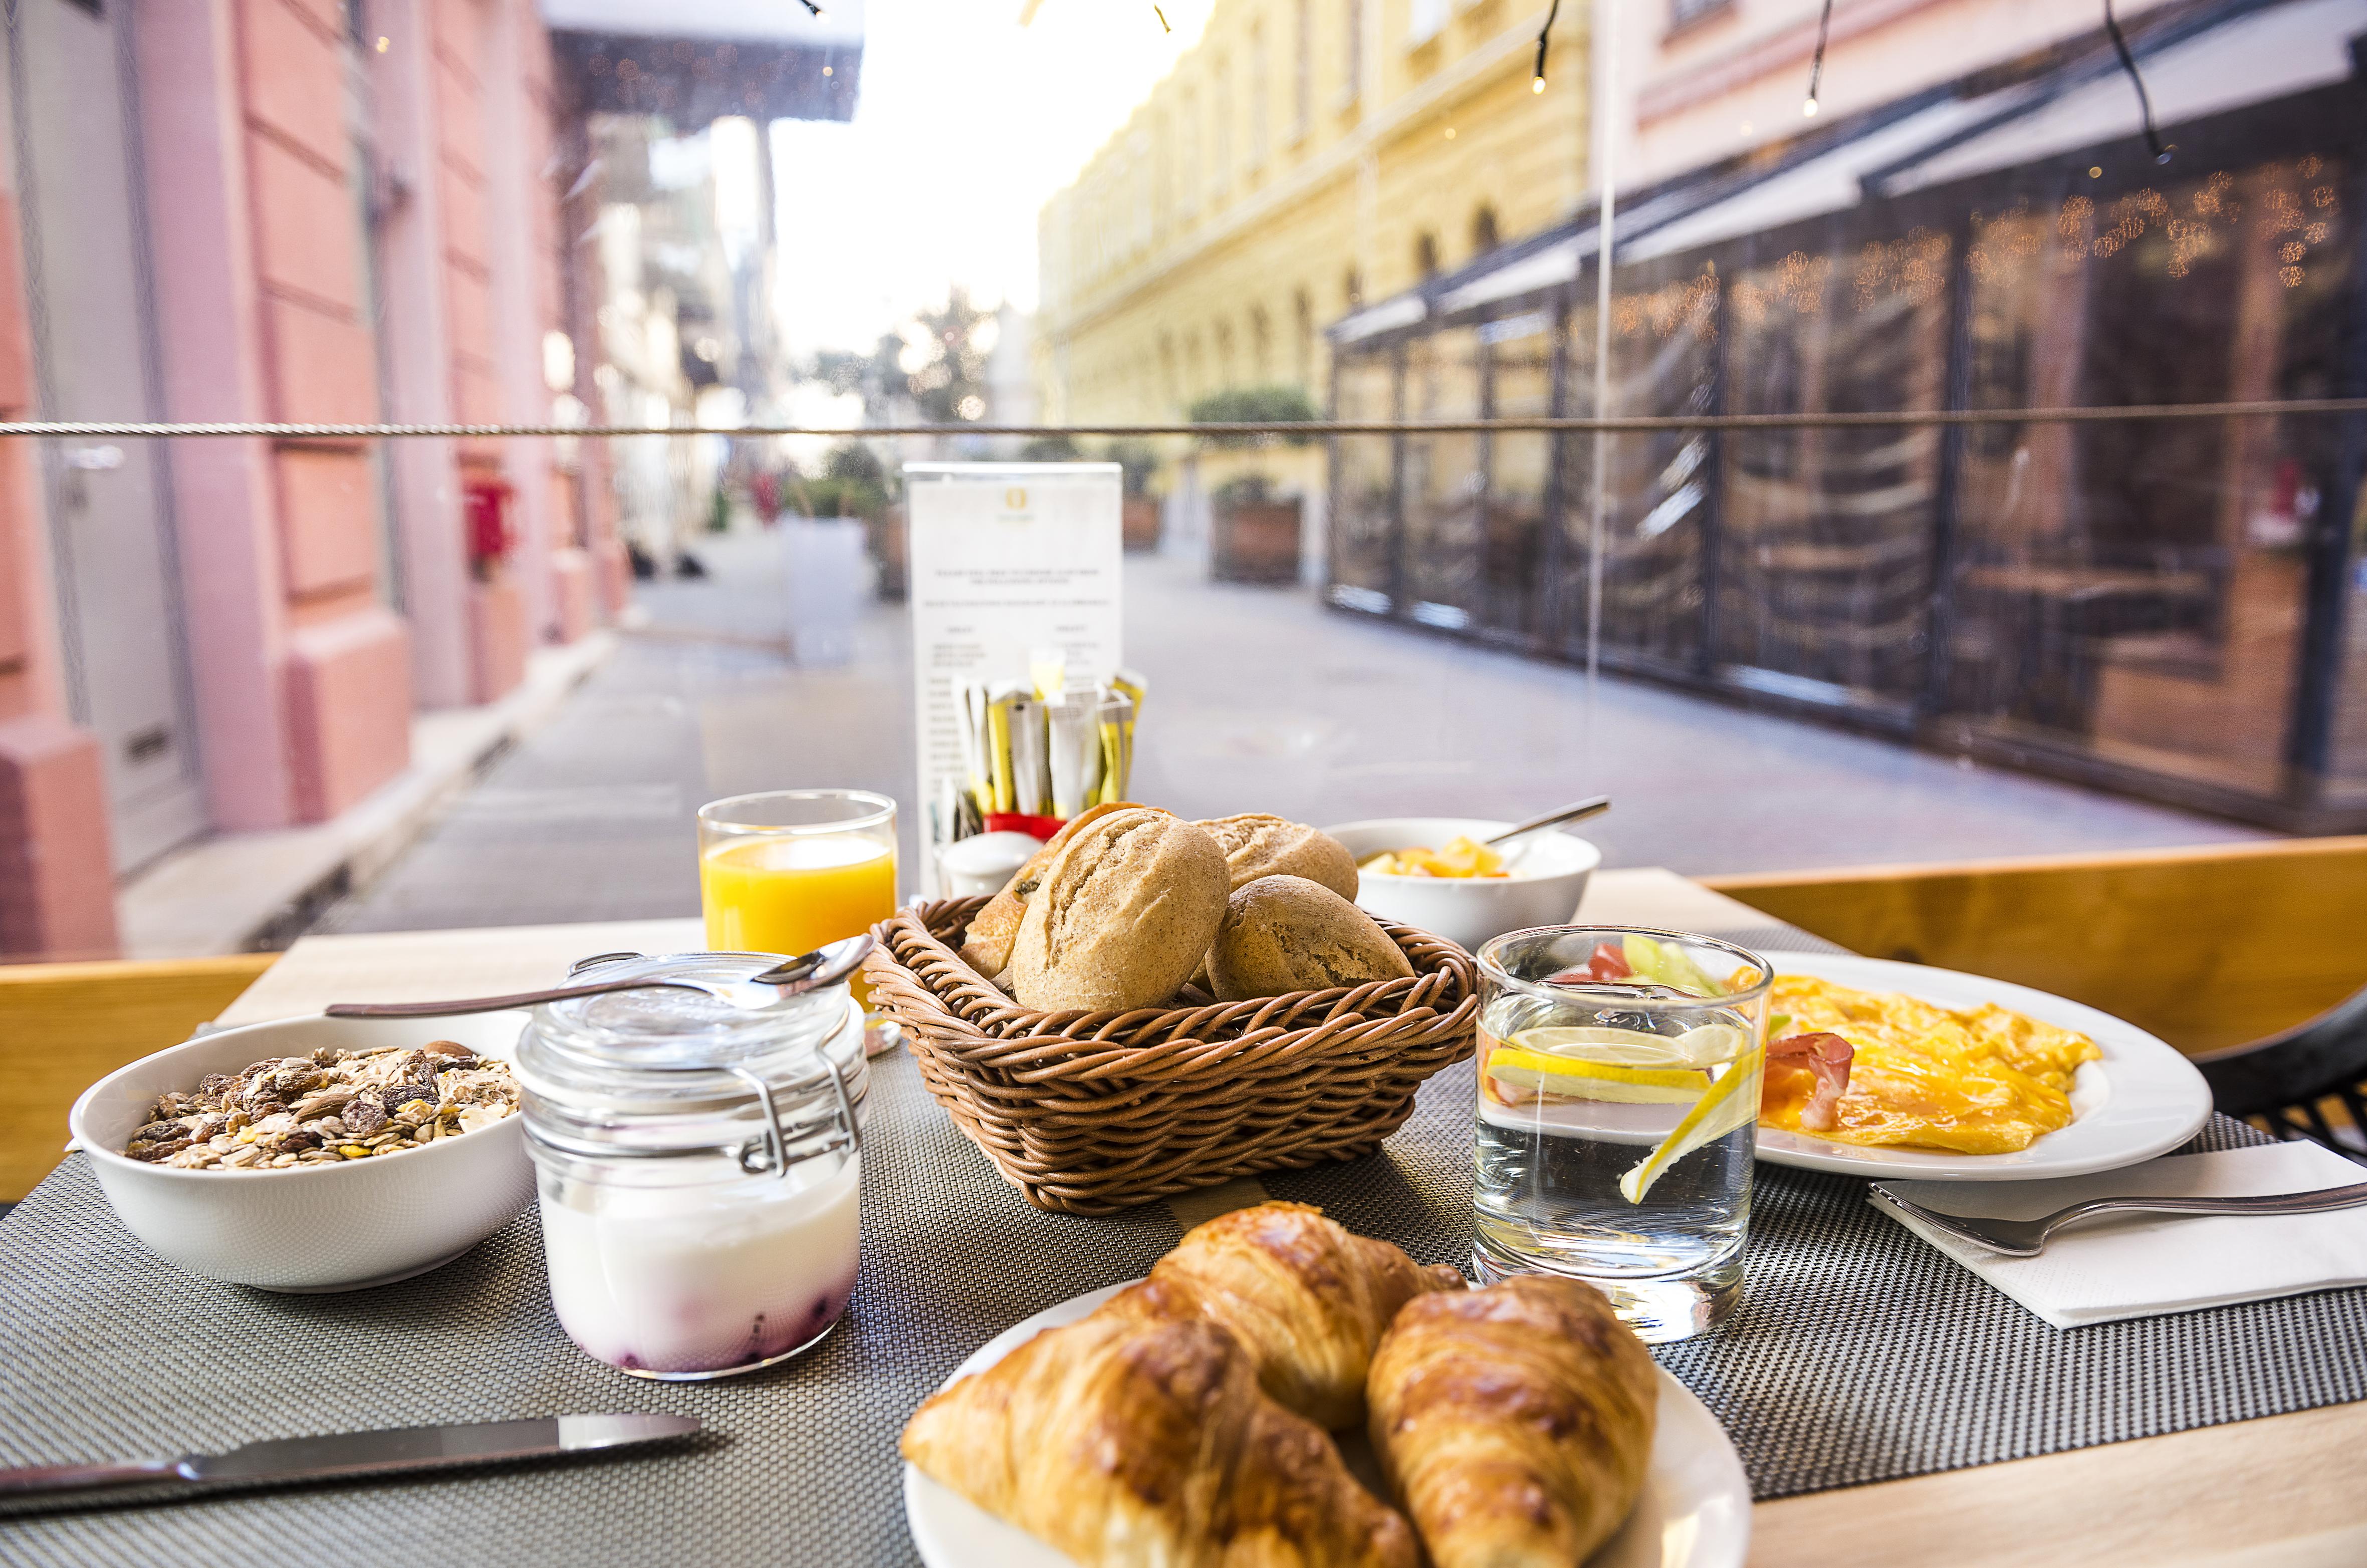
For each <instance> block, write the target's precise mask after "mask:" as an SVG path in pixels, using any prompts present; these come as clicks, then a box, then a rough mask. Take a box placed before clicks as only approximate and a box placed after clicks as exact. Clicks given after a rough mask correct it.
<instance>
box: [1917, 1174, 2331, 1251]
mask: <svg viewBox="0 0 2367 1568" xmlns="http://www.w3.org/2000/svg"><path fill="white" fill-rule="evenodd" d="M1871 1185H1872V1186H1873V1189H1874V1197H1875V1198H1876V1199H1877V1200H1879V1201H1882V1202H1885V1203H1887V1204H1889V1205H1890V1206H1891V1207H1892V1208H1894V1209H1896V1210H1897V1211H1898V1212H1899V1213H1902V1214H1908V1215H1912V1216H1913V1217H1914V1218H1915V1219H1917V1220H1920V1221H1921V1222H1922V1223H1923V1224H1927V1225H1929V1226H1931V1228H1932V1229H1933V1230H1936V1231H1942V1232H1945V1233H1946V1234H1947V1235H1952V1236H1955V1237H1956V1238H1958V1239H1959V1240H1962V1241H1969V1242H1971V1243H1972V1244H1973V1245H1974V1246H1976V1247H1988V1249H1989V1250H1990V1251H1991V1252H2003V1253H2008V1254H2010V1255H2011V1256H2013V1257H2015V1258H2035V1257H2037V1256H2038V1254H2039V1253H2040V1251H2041V1250H2043V1249H2044V1247H2045V1246H2046V1238H2047V1237H2048V1236H2050V1235H2054V1234H2055V1233H2056V1231H2058V1230H2061V1229H2062V1228H2063V1227H2064V1226H2065V1225H2067V1224H2074V1223H2076V1222H2078V1221H2080V1220H2084V1219H2086V1218H2087V1217H2088V1216H2089V1215H2090V1214H2103V1213H2115V1212H2124V1211H2135V1212H2138V1213H2153V1214H2316V1213H2324V1212H2325V1211H2327V1210H2329V1209H2355V1208H2357V1207H2359V1206H2360V1205H2361V1204H2367V1182H2361V1183H2360V1184H2359V1185H2358V1186H2355V1187H2327V1188H2323V1189H2321V1190H2318V1191H2316V1192H2279V1193H2273V1194H2271V1195H2269V1196H2266V1197H2259V1198H2091V1199H2090V1200H2089V1201H2086V1202H2084V1203H2074V1204H2072V1205H2071V1206H2070V1207H2069V1208H2067V1209H2058V1210H2056V1212H2055V1213H2051V1214H2048V1215H2046V1216H2044V1218H2041V1219H2035V1220H1991V1219H1979V1218H1967V1217H1966V1216H1965V1215H1963V1214H1943V1213H1940V1212H1938V1211H1937V1210H1935V1209H1927V1208H1925V1207H1924V1206H1923V1205H1922V1204H1920V1203H1918V1202H1916V1201H1913V1200H1912V1199H1908V1198H1901V1197H1900V1196H1899V1195H1898V1194H1897V1193H1896V1192H1893V1191H1891V1190H1889V1189H1888V1188H1886V1187H1885V1186H1884V1185H1883V1184H1882V1183H1881V1182H1879V1181H1876V1182H1874V1183H1872V1184H1871Z"/></svg>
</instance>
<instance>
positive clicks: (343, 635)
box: [0, 0, 625, 957]
mask: <svg viewBox="0 0 2367 1568" xmlns="http://www.w3.org/2000/svg"><path fill="white" fill-rule="evenodd" d="M357 17H358V22H357V20H356V18H357ZM8 42H9V46H10V48H11V49H12V50H13V51H16V53H17V60H16V62H15V63H16V64H17V70H16V71H15V72H14V73H12V77H11V80H13V81H14V82H15V83H16V84H18V86H17V91H19V92H20V93H22V94H23V95H24V96H25V98H26V100H27V101H26V102H25V103H23V104H20V105H18V106H16V110H17V112H16V116H15V119H16V123H17V125H18V126H19V128H20V130H19V133H18V135H17V146H16V148H15V156H14V157H13V158H12V159H0V167H5V168H6V170H7V171H8V175H9V177H8V179H7V182H6V186H5V188H0V416H5V417H10V418H22V417H43V418H53V419H116V420H126V419H147V418H163V419H168V420H175V421H241V422H248V421H254V422H275V423H372V422H378V421H395V422H402V423H534V424H543V423H551V422H552V419H553V410H554V406H555V405H554V400H555V399H558V398H560V397H561V396H562V395H568V394H575V393H577V392H579V390H580V389H578V388H577V387H576V386H575V385H574V384H573V382H572V379H570V378H572V376H573V375H574V374H575V372H572V371H568V372H565V374H564V375H563V376H562V377H561V382H562V384H560V385H553V384H552V378H553V376H554V375H558V374H560V371H559V370H558V369H557V368H556V367H565V366H567V365H568V364H570V363H571V361H572V364H573V365H574V366H577V367H582V374H583V381H584V383H585V389H588V382H589V375H588V372H589V367H590V365H591V362H592V359H591V355H589V354H583V353H577V354H572V355H569V354H565V353H554V352H552V351H553V348H554V346H558V345H554V344H552V343H551V342H550V341H549V340H550V338H551V334H554V333H558V334H569V333H570V330H571V327H572V326H573V325H577V324H581V323H576V322H573V321H572V320H571V318H572V316H575V315H578V314H580V313H581V312H580V311H577V310H573V309H572V307H571V294H570V289H569V287H568V276H567V272H566V266H567V261H568V254H567V253H568V236H569V234H570V233H571V232H572V231H571V230H570V229H569V228H568V227H567V224H566V222H564V221H563V215H562V205H563V204H564V203H566V202H567V200H568V198H569V196H570V193H571V186H573V185H574V184H575V183H576V176H577V175H578V174H579V173H580V169H579V168H578V167H577V166H576V164H577V163H578V162H579V160H571V159H570V158H569V157H568V156H567V155H566V152H565V149H566V147H567V146H568V145H569V144H570V141H571V139H570V138H569V137H568V136H567V134H566V126H565V121H564V118H563V116H562V107H561V104H560V103H559V101H558V99H557V97H556V96H555V94H554V90H553V86H552V72H551V51H550V45H549V38H548V36H547V35H546V33H545V32H544V29H543V25H542V23H541V21H540V20H539V18H538V15H537V10H536V7H535V5H534V4H533V0H373V3H372V4H370V5H368V6H361V7H348V6H345V5H344V4H342V3H341V0H173V3H171V4H145V5H141V6H108V7H106V8H105V14H104V15H94V14H93V13H92V12H91V11H90V10H88V9H85V7H83V6H77V5H74V4H72V3H71V0H27V4H26V5H24V6H20V7H19V8H18V17H17V21H16V22H14V23H12V24H11V26H10V28H9V39H8ZM94 105H96V107H94ZM109 126H112V127H114V128H115V129H114V130H112V131H109V130H108V127H109ZM573 140H574V141H576V142H577V143H578V144H580V138H577V139H573ZM119 253H128V255H127V254H119ZM110 258H113V259H112V260H110ZM111 268H112V269H113V270H110V269H111ZM127 323H128V324H127ZM603 494H604V491H602V490H600V489H595V488H594V487H587V486H585V485H584V484H583V482H582V479H581V476H580V475H579V474H578V473H576V472H574V471H573V470H572V464H571V463H570V462H569V461H567V460H564V459H563V458H562V455H561V453H560V452H559V451H558V450H557V449H556V447H555V444H554V443H552V442H549V441H543V440H524V439H520V440H504V441H492V440H470V441H445V440H410V441H398V442H388V443H384V444H370V443H357V442H351V441H337V440H322V439H305V440H281V441H267V440H260V439H243V438H221V439H204V440H178V441H172V442H131V443H116V444H110V445H94V444H72V443H53V442H42V443H35V442H30V441H23V440H17V441H6V442H0V953H5V954H6V955H9V956H15V957H67V956H76V955H95V954H104V953H108V952H110V951H112V950H113V948H114V946H115V931H114V916H113V899H114V887H115V882H116V878H117V876H118V875H119V874H121V873H122V872H124V871H126V870H128V869H130V868H132V867H135V866H137V865H138V864H140V863H144V862H145V861H147V860H150V859H153V858H154V856H156V855H157V854H160V853H162V852H164V851H166V850H169V849H170V848H171V847H173V846H174V845H175V844H176V843H178V842H181V841H185V840H187V839H188V838H190V837H193V836H195V835H196V834H198V833H201V832H205V831H208V830H215V831H243V830H254V829H273V828H284V827H289V826H293V825H297V824H302V823H310V822H318V821H322V820H324V819H327V818H333V817H334V816H336V815H337V814H339V813H340V812H343V811H345V810H346V809H348V808H349V807H352V806H354V805H355V804H356V803H357V801H359V800H361V799H362V798H363V797H364V796H365V795H368V794H369V793H370V792H371V791H373V790H375V789H377V788H379V786H380V785H382V784H386V783H387V782H388V781H390V780H391V779H392V778H394V777H395V776H396V775H397V774H398V773H402V770H403V769H404V768H405V767H406V766H407V765H408V764H409V761H410V744H411V742H410V737H411V726H412V721H413V713H414V711H415V710H416V709H418V708H437V707H450V706H458V705H472V704H482V703H487V702H491V701H494V700H496V699H498V698H499V697H501V696H502V695H503V694H504V693H506V692H508V691H510V690H511V689H512V688H514V687H515V686H516V685H517V684H518V682H520V681H521V680H522V679H523V677H524V673H525V669H526V663H527V655H528V654H529V652H530V651H531V649H533V648H534V647H536V646H537V645H538V644H541V643H547V642H557V641H568V640H572V639H574V638H576V637H581V636H583V634H584V633H585V632H586V631H587V630H589V629H590V628H591V627H592V626H593V625H595V622H596V621H597V620H598V619H599V618H600V616H601V615H602V614H603V613H606V614H609V615H613V614H614V613H615V612H616V611H617V609H619V608H621V596H622V592H623V584H624V581H625V574H624V572H623V570H622V550H621V547H619V546H618V545H617V543H616V541H615V525H614V522H613V519H612V518H611V517H609V516H607V515H606V514H605V511H604V509H603V508H602V507H601V506H600V505H599V504H598V502H599V499H600V497H601V496H602V495H603Z"/></svg>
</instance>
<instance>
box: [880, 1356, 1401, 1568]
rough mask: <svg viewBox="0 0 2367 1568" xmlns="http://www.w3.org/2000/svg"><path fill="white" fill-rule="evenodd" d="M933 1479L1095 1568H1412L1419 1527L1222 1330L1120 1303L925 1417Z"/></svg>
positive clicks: (920, 1434)
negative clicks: (1264, 1385)
mask: <svg viewBox="0 0 2367 1568" xmlns="http://www.w3.org/2000/svg"><path fill="white" fill-rule="evenodd" d="M901 1447H902V1449H903V1452H904V1457H905V1458H906V1459H908V1460H911V1461H912V1463H913V1464H915V1465H916V1466H918V1467H919V1468H920V1470H921V1472H922V1473H923V1474H924V1475H928V1476H930V1477H932V1478H934V1480H936V1481H939V1482H942V1483H944V1484H946V1485H947V1486H949V1487H951V1488H953V1490H955V1491H956V1492H958V1493H960V1494H961V1495H963V1496H965V1497H967V1498H968V1499H969V1500H970V1501H971V1502H973V1503H975V1504H977V1505H978V1506H980V1507H981V1508H984V1509H985V1510H986V1511H987V1512H989V1513H991V1514H993V1515H995V1516H997V1517H1001V1518H1003V1519H1007V1520H1009V1521H1010V1522H1011V1523H1013V1524H1015V1525H1017V1526H1019V1527H1020V1528H1021V1529H1025V1530H1026V1531H1028V1532H1029V1533H1030V1534H1032V1535H1035V1536H1036V1537H1038V1538H1039V1539H1041V1540H1045V1541H1047V1542H1048V1543H1050V1544H1051V1545H1053V1546H1056V1547H1058V1548H1059V1549H1060V1550H1061V1551H1065V1552H1067V1553H1068V1554H1069V1555H1070V1557H1073V1558H1075V1559H1076V1560H1077V1562H1080V1563H1082V1564H1084V1565H1085V1568H1131V1565H1134V1564H1143V1565H1146V1568H1148V1565H1152V1564H1156V1565H1159V1568H1202V1565H1206V1568H1334V1565H1336V1568H1414V1565H1415V1563H1416V1562H1417V1561H1418V1553H1417V1552H1416V1551H1415V1548H1414V1541H1413V1531H1412V1530H1411V1529H1409V1528H1408V1527H1407V1525H1406V1522H1405V1520H1404V1519H1403V1518H1402V1517H1399V1515H1398V1513H1397V1511H1396V1510H1395V1509H1392V1508H1390V1507H1388V1506H1387V1505H1385V1504H1383V1503H1380V1502H1378V1501H1377V1500H1376V1499H1375V1498H1374V1497H1373V1495H1371V1494H1370V1493H1368V1492H1366V1491H1365V1489H1364V1487H1363V1486H1362V1485H1360V1484H1358V1483H1357V1482H1356V1480H1355V1478H1354V1477H1353V1476H1352V1475H1350V1474H1349V1473H1348V1472H1347V1469H1346V1467H1345V1466H1343V1465H1342V1463H1341V1462H1340V1454H1339V1450H1336V1449H1334V1448H1333V1447H1332V1446H1331V1438H1329V1437H1327V1436H1325V1435H1324V1434H1323V1433H1322V1432H1320V1431H1319V1430H1318V1429H1316V1428H1315V1427H1313V1426H1311V1425H1309V1424H1308V1423H1307V1422H1305V1421H1302V1420H1300V1419H1299V1418H1298V1417H1297V1416H1293V1415H1292V1414H1290V1412H1288V1411H1286V1410H1285V1409H1283V1408H1282V1407H1281V1406H1280V1405H1278V1404H1274V1401H1272V1400H1270V1399H1268V1398H1266V1396H1265V1395H1264V1394H1263V1393H1261V1392H1260V1391H1259V1388H1258V1385H1257V1374H1256V1371H1255V1370H1254V1368H1253V1365H1252V1363H1251V1359H1250V1357H1249V1355H1248V1353H1247V1352H1245V1351H1244V1350H1243V1349H1242V1348H1240V1345H1239V1344H1237V1343H1236V1342H1235V1341H1234V1339H1233V1337H1231V1336H1230V1335H1229V1334H1228V1333H1226V1332H1225V1331H1224V1330H1223V1329H1221V1328H1219V1327H1217V1326H1216V1325H1214V1324H1210V1323H1205V1322H1199V1321H1195V1320H1189V1319H1185V1320H1166V1319H1157V1318H1141V1317H1136V1316H1132V1315H1129V1314H1123V1313H1112V1312H1108V1311H1106V1310H1104V1311H1102V1312H1097V1313H1095V1314H1093V1316H1091V1317H1088V1318H1086V1319H1085V1320H1084V1321H1083V1322H1082V1323H1076V1324H1071V1325H1069V1326H1068V1327H1066V1328H1056V1329H1052V1330H1049V1331H1048V1332H1046V1333H1043V1334H1039V1335H1037V1336H1036V1337H1035V1338H1033V1339H1030V1340H1029V1341H1027V1343H1026V1344H1025V1345H1022V1346H1021V1347H1020V1348H1018V1349H1016V1350H1014V1351H1013V1352H1012V1353H1011V1354H1010V1355H1008V1356H1006V1357H1004V1358H1003V1359H1002V1360H1000V1361H998V1362H996V1363H995V1364H994V1365H993V1366H992V1367H990V1368H988V1369H987V1370H986V1371H983V1372H980V1373H979V1374H978V1375H977V1376H975V1377H970V1378H965V1379H963V1380H962V1381H961V1382H957V1383H956V1384H955V1385H954V1386H953V1387H951V1388H949V1389H947V1390H946V1391H945V1392H944V1393H940V1394H937V1395H936V1396H935V1397H934V1398H932V1399H931V1400H929V1401H928V1403H926V1404H923V1405H922V1406H921V1408H920V1409H919V1410H918V1411H916V1412H914V1413H913V1416H912V1420H911V1422H910V1423H908V1424H907V1425H906V1426H905V1427H904V1437H903V1442H902V1444H901Z"/></svg>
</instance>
